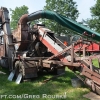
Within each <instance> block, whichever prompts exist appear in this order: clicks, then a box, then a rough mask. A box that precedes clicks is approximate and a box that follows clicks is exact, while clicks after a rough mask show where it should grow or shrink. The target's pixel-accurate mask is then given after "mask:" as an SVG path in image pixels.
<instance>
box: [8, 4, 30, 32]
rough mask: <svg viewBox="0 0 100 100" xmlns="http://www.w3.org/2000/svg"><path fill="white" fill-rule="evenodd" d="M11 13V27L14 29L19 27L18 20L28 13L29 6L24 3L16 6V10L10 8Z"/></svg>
mask: <svg viewBox="0 0 100 100" xmlns="http://www.w3.org/2000/svg"><path fill="white" fill-rule="evenodd" d="M10 11H11V12H12V13H11V28H12V29H13V30H14V29H16V27H17V24H18V21H19V19H20V17H21V16H22V15H23V14H27V13H28V7H27V6H25V5H23V6H21V7H16V8H15V9H14V10H12V9H11V8H10Z"/></svg>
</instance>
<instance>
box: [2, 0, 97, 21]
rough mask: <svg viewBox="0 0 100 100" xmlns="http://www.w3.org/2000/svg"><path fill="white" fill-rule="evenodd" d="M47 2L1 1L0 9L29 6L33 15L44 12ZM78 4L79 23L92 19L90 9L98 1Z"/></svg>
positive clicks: (32, 0)
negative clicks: (39, 11)
mask: <svg viewBox="0 0 100 100" xmlns="http://www.w3.org/2000/svg"><path fill="white" fill-rule="evenodd" d="M45 1H46V0H0V7H6V8H8V10H9V8H11V9H15V7H16V6H17V7H20V6H23V5H26V6H28V8H29V13H33V12H35V11H38V10H42V9H43V7H44V6H45V5H46V3H45ZM74 1H75V2H76V3H77V9H78V10H79V13H80V14H79V18H78V19H77V21H81V20H82V19H87V18H91V13H90V7H92V6H93V5H94V4H95V3H96V0H74Z"/></svg>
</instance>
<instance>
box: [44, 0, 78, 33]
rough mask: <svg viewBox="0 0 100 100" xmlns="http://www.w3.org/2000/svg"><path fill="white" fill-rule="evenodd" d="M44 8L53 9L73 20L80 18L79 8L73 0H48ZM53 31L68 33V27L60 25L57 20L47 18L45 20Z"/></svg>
mask: <svg viewBox="0 0 100 100" xmlns="http://www.w3.org/2000/svg"><path fill="white" fill-rule="evenodd" d="M44 10H51V11H54V12H57V13H58V14H61V15H64V16H66V17H68V18H70V19H72V20H76V19H77V18H78V15H79V12H78V10H77V5H76V2H74V1H73V0H46V6H45V7H44ZM44 23H45V24H46V25H47V27H48V28H50V29H51V30H52V31H54V32H56V33H58V34H61V33H68V29H67V28H65V27H63V26H61V25H59V24H58V23H56V22H55V21H50V20H47V19H46V20H45V22H44Z"/></svg>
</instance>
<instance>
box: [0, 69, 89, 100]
mask: <svg viewBox="0 0 100 100" xmlns="http://www.w3.org/2000/svg"><path fill="white" fill-rule="evenodd" d="M3 71H5V70H3ZM7 77H8V73H7V74H6V75H2V74H0V95H22V94H29V95H39V96H40V98H39V99H40V100H88V99H86V98H83V95H84V94H86V93H88V92H89V89H87V88H86V87H81V88H73V87H72V85H71V78H73V77H75V76H74V74H73V73H72V72H71V71H69V70H68V71H66V73H65V74H64V75H63V76H60V77H58V78H56V79H53V80H50V81H48V82H47V83H43V81H44V80H45V79H47V78H48V77H52V75H49V74H46V75H41V76H40V77H38V78H37V79H33V80H32V81H30V82H23V83H21V84H19V85H17V84H15V82H14V80H13V82H9V81H8V80H7ZM64 93H66V96H67V97H66V99H62V98H54V99H53V98H52V99H50V98H43V97H42V95H43V94H47V95H63V94H64ZM36 99H38V98H34V100H36ZM39 99H38V100H39ZM0 100H33V99H25V98H22V99H21V98H17V99H14V98H6V99H5V98H3V99H0Z"/></svg>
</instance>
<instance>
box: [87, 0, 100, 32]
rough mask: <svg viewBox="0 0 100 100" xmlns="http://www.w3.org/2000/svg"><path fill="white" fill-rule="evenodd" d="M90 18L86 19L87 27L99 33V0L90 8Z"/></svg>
mask: <svg viewBox="0 0 100 100" xmlns="http://www.w3.org/2000/svg"><path fill="white" fill-rule="evenodd" d="M90 11H91V14H92V18H91V19H87V21H86V23H87V24H88V25H89V27H90V28H91V29H93V30H95V31H97V32H99V33H100V0H97V1H96V4H95V5H94V6H93V7H91V8H90Z"/></svg>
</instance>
